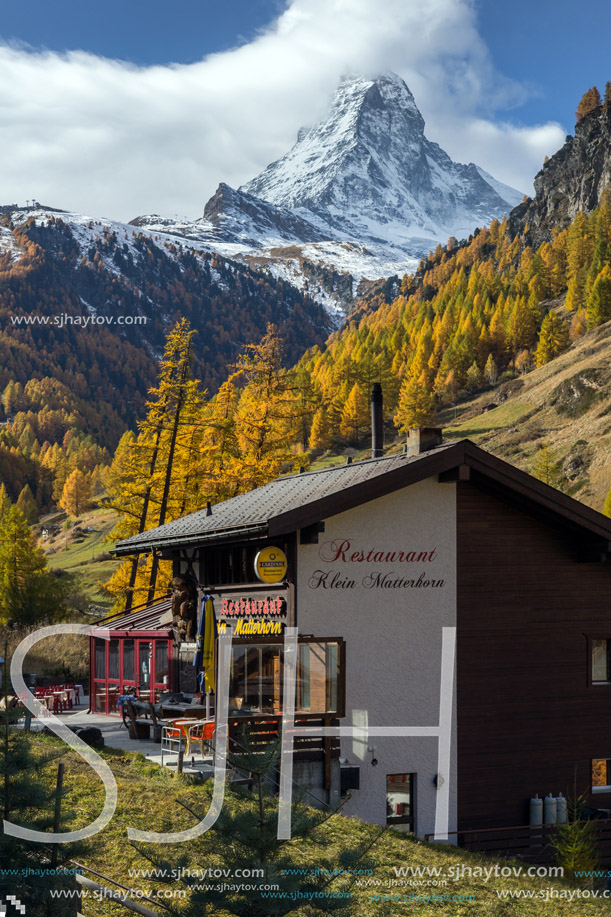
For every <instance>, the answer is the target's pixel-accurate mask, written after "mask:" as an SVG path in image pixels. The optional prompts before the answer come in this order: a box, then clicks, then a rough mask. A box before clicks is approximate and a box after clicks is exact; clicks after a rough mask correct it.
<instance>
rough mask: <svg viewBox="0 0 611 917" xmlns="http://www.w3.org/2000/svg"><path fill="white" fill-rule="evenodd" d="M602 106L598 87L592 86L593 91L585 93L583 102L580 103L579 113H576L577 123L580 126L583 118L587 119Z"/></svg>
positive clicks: (589, 90)
mask: <svg viewBox="0 0 611 917" xmlns="http://www.w3.org/2000/svg"><path fill="white" fill-rule="evenodd" d="M600 106H601V98H600V92H599V91H598V89H597V87H596V86H592V88H591V89H588V91H587V92H584V94H583V95H582V97H581V101H580V102H579V105H578V106H577V111H576V112H575V117H576V118H577V123H578V124H579V122H580V121H581V120H583V118H585V117H586V115H589V114H590V113H591V112H593V111H596V109H597V108H600Z"/></svg>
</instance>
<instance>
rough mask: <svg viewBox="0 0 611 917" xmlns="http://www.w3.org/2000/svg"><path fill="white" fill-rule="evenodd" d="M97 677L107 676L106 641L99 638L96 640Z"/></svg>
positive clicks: (95, 663)
mask: <svg viewBox="0 0 611 917" xmlns="http://www.w3.org/2000/svg"><path fill="white" fill-rule="evenodd" d="M94 674H95V678H104V679H105V678H106V641H105V640H101V639H100V638H97V639H96V641H95V662H94Z"/></svg>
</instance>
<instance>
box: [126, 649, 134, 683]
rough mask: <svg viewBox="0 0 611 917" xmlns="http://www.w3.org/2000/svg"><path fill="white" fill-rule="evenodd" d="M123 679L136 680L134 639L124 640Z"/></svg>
mask: <svg viewBox="0 0 611 917" xmlns="http://www.w3.org/2000/svg"><path fill="white" fill-rule="evenodd" d="M123 680H124V681H134V641H133V640H124V641H123Z"/></svg>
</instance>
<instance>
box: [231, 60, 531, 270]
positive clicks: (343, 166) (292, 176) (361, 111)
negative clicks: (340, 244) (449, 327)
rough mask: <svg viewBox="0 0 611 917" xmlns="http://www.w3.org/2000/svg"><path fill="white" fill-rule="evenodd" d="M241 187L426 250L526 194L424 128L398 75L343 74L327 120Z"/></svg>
mask: <svg viewBox="0 0 611 917" xmlns="http://www.w3.org/2000/svg"><path fill="white" fill-rule="evenodd" d="M240 191H242V192H245V193H248V194H250V195H254V196H255V197H259V198H262V199H263V200H265V201H269V202H270V203H273V204H275V205H276V206H278V207H282V208H288V209H291V210H292V211H293V212H294V213H296V214H298V215H299V216H300V217H302V218H303V219H305V220H307V221H308V222H311V223H314V225H316V226H318V227H319V229H320V230H321V231H322V232H326V233H328V234H330V235H333V236H335V237H337V238H340V239H343V240H344V239H350V240H353V241H361V242H365V243H367V242H371V243H374V244H378V245H379V244H382V245H386V246H391V247H392V248H397V249H400V250H402V251H404V252H405V251H407V252H408V253H409V254H410V255H414V254H418V255H423V254H426V252H427V251H428V249H429V248H430V247H431V244H433V245H436V244H437V242H445V241H447V239H448V237H449V236H450V235H455V236H459V237H464V236H465V235H468V234H469V233H470V232H472V231H473V230H474V229H475V228H476V227H477V226H481V225H483V224H484V223H489V222H490V221H491V220H492V219H494V218H495V217H502V216H503V215H504V214H505V213H507V211H508V210H509V209H510V207H511V206H513V205H514V204H515V203H516V201H517V200H519V199H520V198H521V195H520V194H519V193H518V192H516V191H514V190H513V189H510V188H508V187H507V186H504V185H502V184H501V183H500V182H496V180H495V179H493V178H492V177H491V176H488V174H487V173H486V172H484V170H483V169H480V168H478V167H477V166H476V165H474V164H473V163H470V164H469V165H463V164H461V163H456V162H453V160H452V159H450V157H449V156H448V155H447V153H445V152H444V151H443V150H442V149H441V147H439V146H438V145H437V144H436V143H432V142H431V141H429V140H428V139H427V138H426V136H425V134H424V119H423V117H422V115H421V114H420V112H419V110H418V108H417V106H416V103H415V101H414V97H413V95H412V94H411V92H410V91H409V89H408V88H407V86H406V85H405V83H404V82H403V80H402V79H401V78H400V77H398V76H396V75H395V74H392V73H390V74H384V75H381V76H378V77H375V78H374V79H367V78H365V77H355V78H350V79H347V80H344V82H343V83H342V84H341V85H340V86H339V88H338V90H337V92H336V94H335V97H334V99H333V102H332V105H331V110H330V113H329V115H328V117H327V118H325V119H324V120H323V121H322V122H321V123H319V124H317V125H315V126H314V127H312V128H310V129H307V130H303V129H302V130H301V131H300V132H299V137H298V140H297V142H296V144H295V145H294V147H293V148H292V149H291V150H290V151H289V152H288V153H287V154H286V155H285V156H283V157H282V158H281V159H279V160H277V161H276V162H274V163H272V164H271V165H269V166H268V167H267V168H266V169H265V170H264V171H263V172H262V173H261V174H260V175H258V176H257V177H256V178H254V179H253V180H252V181H250V182H248V183H247V184H246V185H244V186H243V187H242V188H240Z"/></svg>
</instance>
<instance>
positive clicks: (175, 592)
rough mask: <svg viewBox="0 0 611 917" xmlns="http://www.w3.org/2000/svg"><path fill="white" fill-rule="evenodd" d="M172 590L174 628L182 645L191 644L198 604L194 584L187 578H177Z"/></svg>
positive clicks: (172, 584) (172, 583)
mask: <svg viewBox="0 0 611 917" xmlns="http://www.w3.org/2000/svg"><path fill="white" fill-rule="evenodd" d="M171 588H172V618H173V620H172V623H173V626H174V628H175V630H176V631H177V632H178V639H179V640H180V641H181V643H182V642H186V643H191V642H192V641H193V639H194V619H195V604H196V603H195V592H194V589H193V584H192V583H190V582H189V580H188V579H187V578H186V577H185V576H175V577H174V579H173V580H172V582H171Z"/></svg>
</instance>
